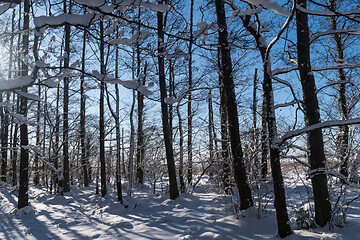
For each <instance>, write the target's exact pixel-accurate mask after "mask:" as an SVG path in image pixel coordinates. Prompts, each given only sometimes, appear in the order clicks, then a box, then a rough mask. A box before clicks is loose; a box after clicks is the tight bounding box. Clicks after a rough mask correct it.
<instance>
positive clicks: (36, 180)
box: [34, 80, 44, 186]
mask: <svg viewBox="0 0 360 240" xmlns="http://www.w3.org/2000/svg"><path fill="white" fill-rule="evenodd" d="M39 81H40V80H39ZM38 95H39V97H40V96H41V86H40V84H39V86H38ZM40 110H41V102H40V101H38V103H37V112H36V147H39V146H40V118H41V116H40ZM39 154H40V152H39V151H36V152H35V157H34V168H35V173H34V184H35V186H37V185H39V181H40V168H39ZM43 174H44V173H43Z"/></svg>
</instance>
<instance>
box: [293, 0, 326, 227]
mask: <svg viewBox="0 0 360 240" xmlns="http://www.w3.org/2000/svg"><path fill="white" fill-rule="evenodd" d="M298 5H299V6H301V7H302V8H304V9H306V5H307V0H298ZM296 20H297V21H296V25H297V39H298V43H297V52H298V65H299V72H300V80H301V85H302V90H303V98H304V108H305V122H306V126H310V125H313V124H316V123H320V122H321V120H320V112H319V103H318V99H317V96H316V85H315V78H314V75H313V72H312V70H311V63H310V37H309V26H308V16H307V14H306V13H304V12H302V11H300V10H298V9H297V10H296ZM307 142H308V148H309V150H310V155H309V163H310V166H311V169H312V170H321V169H324V168H325V162H326V159H325V153H324V141H323V135H322V131H321V129H316V130H313V131H311V132H309V133H308V134H307ZM311 182H312V186H313V192H314V202H315V222H316V224H318V225H319V226H325V225H326V224H327V223H328V222H329V221H330V218H331V204H330V199H329V192H328V186H327V178H326V174H324V173H322V172H320V173H317V174H315V175H312V176H311Z"/></svg>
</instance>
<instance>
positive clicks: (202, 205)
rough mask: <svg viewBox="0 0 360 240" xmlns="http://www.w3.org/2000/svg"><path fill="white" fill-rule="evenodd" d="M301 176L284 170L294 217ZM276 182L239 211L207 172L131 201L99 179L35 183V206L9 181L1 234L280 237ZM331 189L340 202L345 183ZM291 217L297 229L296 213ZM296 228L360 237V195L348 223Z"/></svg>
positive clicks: (3, 192)
mask: <svg viewBox="0 0 360 240" xmlns="http://www.w3.org/2000/svg"><path fill="white" fill-rule="evenodd" d="M293 178H296V177H293ZM295 180H296V179H292V178H291V177H287V178H286V181H287V184H286V185H287V186H288V187H287V198H288V205H289V206H288V209H289V215H290V217H291V218H293V217H294V216H295V215H294V213H295V210H297V206H299V204H302V203H304V202H306V201H307V198H308V191H310V190H311V189H308V188H307V187H305V186H304V184H303V182H302V181H301V180H298V181H295ZM270 186H271V183H263V184H261V187H262V189H263V192H268V194H266V195H265V196H264V195H262V197H261V199H260V201H259V200H258V199H257V196H256V195H260V194H257V193H254V195H255V196H254V197H255V199H257V200H256V205H257V204H258V203H259V202H260V203H261V206H262V208H261V210H259V208H257V207H254V208H252V209H250V210H246V211H243V212H241V213H240V216H237V217H236V216H235V215H234V211H233V210H232V209H233V207H234V205H233V204H231V201H230V200H231V199H230V197H229V196H225V195H223V194H219V193H218V192H217V191H216V190H215V189H214V188H212V187H210V183H209V180H208V179H207V178H206V177H205V178H204V179H203V180H202V181H201V182H200V183H199V185H198V187H197V188H196V190H195V193H194V194H193V195H190V194H183V195H181V196H180V197H179V198H178V199H176V200H175V201H171V200H168V198H167V195H162V194H159V193H158V194H155V195H149V194H148V192H150V189H149V188H146V187H145V188H143V189H135V191H134V193H133V196H132V198H127V197H125V198H124V199H125V201H126V204H127V207H124V206H123V205H121V204H119V203H116V193H115V192H114V191H112V192H109V194H108V196H107V197H105V198H101V197H100V196H99V195H95V194H94V186H90V187H89V188H76V187H72V189H71V192H70V193H68V194H66V195H65V196H54V195H50V194H49V193H48V192H46V190H45V189H44V188H41V187H32V188H31V189H30V191H29V195H30V197H29V198H30V203H31V206H29V207H26V208H24V209H22V210H17V209H16V204H17V197H16V195H17V191H16V190H14V189H11V188H10V187H8V186H4V185H3V186H2V187H1V188H0V239H1V240H14V239H15V240H16V239H41V240H45V239H55V240H60V239H101V240H105V239H224V240H226V239H247V240H250V239H280V238H278V237H276V216H275V212H274V208H273V204H272V202H273V197H272V192H271V187H270ZM266 188H269V191H268V190H267V189H266ZM332 189H333V190H334V191H333V192H332V198H333V201H334V202H336V200H337V198H336V197H337V196H338V192H339V191H340V187H339V185H336V184H334V185H333V186H332ZM335 190H336V191H335ZM358 194H359V190H358V189H355V188H354V189H348V192H347V195H346V199H347V201H348V200H351V199H354V198H356V196H357V195H358ZM341 201H342V200H341ZM341 201H340V202H341ZM307 206H309V205H307ZM343 209H344V208H343ZM340 216H341V214H340ZM334 222H336V221H335V220H334ZM291 224H292V227H293V229H296V224H295V221H293V220H292V221H291ZM294 232H295V233H294V234H293V235H291V236H290V237H288V238H286V239H349V240H351V239H359V236H360V202H359V200H358V199H357V200H355V201H353V202H352V203H351V204H350V206H349V207H348V209H347V220H346V224H345V225H344V226H341V227H337V226H335V227H334V228H333V229H332V230H329V227H328V226H326V227H324V228H314V229H312V230H294Z"/></svg>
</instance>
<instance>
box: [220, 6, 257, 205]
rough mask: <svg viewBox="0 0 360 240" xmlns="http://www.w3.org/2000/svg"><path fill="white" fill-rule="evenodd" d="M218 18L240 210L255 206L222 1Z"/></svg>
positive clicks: (223, 76)
mask: <svg viewBox="0 0 360 240" xmlns="http://www.w3.org/2000/svg"><path fill="white" fill-rule="evenodd" d="M215 6H216V16H217V22H218V26H219V31H218V32H219V44H220V53H221V73H222V80H223V87H224V93H225V96H226V112H227V119H228V128H229V135H230V142H231V152H232V157H233V167H234V177H235V182H236V185H237V187H238V191H239V195H240V209H247V208H249V207H251V206H253V199H252V194H251V189H250V186H249V183H248V181H247V174H246V169H245V165H244V159H243V152H242V146H241V141H240V132H239V119H238V111H237V103H236V97H235V86H234V80H233V71H232V63H231V55H230V45H229V43H228V32H227V25H226V17H225V7H224V2H223V1H222V0H215Z"/></svg>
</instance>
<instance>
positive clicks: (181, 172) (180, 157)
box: [176, 105, 185, 193]
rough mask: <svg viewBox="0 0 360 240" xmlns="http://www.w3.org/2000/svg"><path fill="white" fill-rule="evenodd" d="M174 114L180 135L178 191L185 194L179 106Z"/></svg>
mask: <svg viewBox="0 0 360 240" xmlns="http://www.w3.org/2000/svg"><path fill="white" fill-rule="evenodd" d="M176 113H177V116H178V119H179V133H180V139H179V148H180V153H179V155H180V156H179V180H180V191H181V193H184V192H185V182H184V130H183V126H182V124H183V123H182V118H181V114H180V106H179V105H177V106H176Z"/></svg>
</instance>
